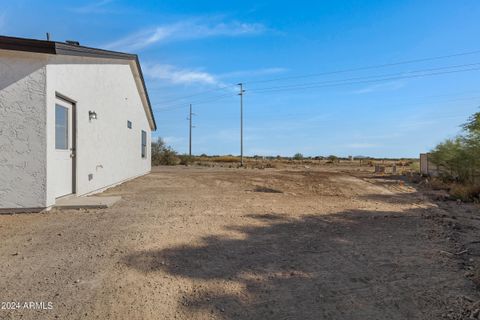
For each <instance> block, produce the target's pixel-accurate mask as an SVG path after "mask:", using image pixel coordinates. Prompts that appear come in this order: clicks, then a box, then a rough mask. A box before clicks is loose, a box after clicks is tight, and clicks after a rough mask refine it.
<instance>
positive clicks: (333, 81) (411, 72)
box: [252, 62, 480, 91]
mask: <svg viewBox="0 0 480 320" xmlns="http://www.w3.org/2000/svg"><path fill="white" fill-rule="evenodd" d="M473 66H480V62H475V63H467V64H459V65H453V66H445V67H437V68H428V69H420V70H413V71H407V72H397V73H387V74H379V75H371V76H362V77H354V78H347V79H338V80H328V81H321V82H307V83H300V84H290V85H281V86H273V87H263V88H262V87H260V88H256V89H255V88H254V89H252V91H257V90H268V89H279V88H290V87H298V86H304V85H317V84H318V85H320V84H329V83H339V82H340V83H341V82H350V81H357V80H364V79H372V78H380V77H394V76H407V75H408V74H415V73H425V72H431V71H438V70H445V69H453V68H463V67H473Z"/></svg>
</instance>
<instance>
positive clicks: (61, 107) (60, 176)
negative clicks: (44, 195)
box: [54, 98, 75, 198]
mask: <svg viewBox="0 0 480 320" xmlns="http://www.w3.org/2000/svg"><path fill="white" fill-rule="evenodd" d="M73 112H74V110H73V105H72V104H71V103H69V102H66V101H63V100H61V99H58V98H57V99H56V103H55V167H54V172H55V173H54V174H55V180H56V183H55V197H56V198H58V197H61V196H65V195H68V194H71V193H73V161H74V158H73V157H74V156H75V153H74V152H75V150H74V149H73V130H72V129H73Z"/></svg>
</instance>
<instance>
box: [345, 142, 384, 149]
mask: <svg viewBox="0 0 480 320" xmlns="http://www.w3.org/2000/svg"><path fill="white" fill-rule="evenodd" d="M345 147H347V148H350V149H366V148H375V147H379V145H378V144H375V143H350V144H347V145H346V146H345Z"/></svg>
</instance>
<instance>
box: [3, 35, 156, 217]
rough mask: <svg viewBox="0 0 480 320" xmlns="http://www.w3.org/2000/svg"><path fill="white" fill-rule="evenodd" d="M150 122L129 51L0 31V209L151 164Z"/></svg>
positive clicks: (50, 198) (98, 184)
mask: <svg viewBox="0 0 480 320" xmlns="http://www.w3.org/2000/svg"><path fill="white" fill-rule="evenodd" d="M154 130H156V124H155V119H154V116H153V112H152V108H151V105H150V100H149V98H148V93H147V89H146V87H145V82H144V79H143V75H142V70H141V67H140V63H139V60H138V57H137V56H136V55H133V54H126V53H120V52H113V51H106V50H101V49H94V48H88V47H83V46H80V45H78V43H73V42H67V43H63V42H55V41H43V40H33V39H23V38H13V37H3V36H0V212H15V211H40V210H43V209H45V208H49V207H51V206H52V205H54V204H55V201H56V199H58V198H61V197H65V196H82V195H86V194H90V193H94V192H96V191H99V190H103V189H105V188H107V187H109V186H113V185H116V184H118V183H121V182H123V181H126V180H129V179H132V178H134V177H138V176H141V175H144V174H146V173H148V172H150V169H151V161H150V159H151V158H150V157H151V154H150V142H151V131H154Z"/></svg>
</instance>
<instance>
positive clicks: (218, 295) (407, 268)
mask: <svg viewBox="0 0 480 320" xmlns="http://www.w3.org/2000/svg"><path fill="white" fill-rule="evenodd" d="M249 219H254V220H257V222H258V221H260V222H261V223H256V224H255V225H253V226H252V225H251V226H232V227H230V229H231V230H234V231H238V232H241V233H242V234H243V236H244V237H243V238H241V239H239V238H238V237H235V238H223V237H217V236H208V237H205V238H203V241H202V242H201V243H202V244H201V245H199V246H179V247H173V248H169V249H166V250H162V251H144V252H137V253H135V254H133V255H130V256H127V257H125V260H124V262H125V263H126V264H127V265H128V266H129V267H131V268H134V269H137V270H139V271H141V272H145V273H147V274H150V273H155V272H156V271H159V270H162V271H165V272H168V273H170V274H172V275H175V276H181V277H185V278H188V279H192V280H194V281H195V282H196V283H201V284H202V287H201V289H198V290H195V291H192V292H191V293H190V295H187V296H185V297H184V299H183V300H182V301H179V305H181V308H183V311H184V312H185V313H186V314H187V315H190V316H191V317H192V318H196V317H199V316H202V315H203V316H206V315H208V314H215V316H216V317H219V318H224V319H437V318H441V315H442V312H444V311H445V310H446V309H447V307H448V308H449V307H451V305H450V306H448V305H449V304H450V302H451V301H452V299H454V297H456V296H458V295H459V294H461V293H462V290H463V289H464V287H465V280H464V278H463V277H462V276H461V275H460V274H459V273H458V272H457V270H456V266H455V263H454V262H453V261H452V260H451V259H450V260H449V259H448V258H445V257H442V256H441V255H438V251H439V250H441V249H442V248H440V247H439V243H440V238H438V239H436V240H435V237H433V238H432V234H435V233H436V232H437V231H438V232H441V230H436V229H435V228H440V227H439V226H436V225H434V222H432V221H427V220H425V219H422V218H421V217H420V212H417V211H416V210H412V211H409V212H368V211H361V210H359V211H348V212H341V213H338V214H333V215H309V216H303V217H302V218H291V217H288V216H287V215H282V214H267V215H250V216H249ZM426 234H430V237H429V238H430V240H426V238H425V235H426ZM432 239H433V240H432ZM207 280H208V282H207ZM212 283H215V285H216V286H214V285H212ZM235 284H236V285H237V287H238V285H240V287H241V288H242V290H240V292H238V291H237V292H235V291H232V290H228V287H229V286H232V287H234V285H235ZM218 286H220V287H223V288H225V290H223V289H222V290H219V289H218Z"/></svg>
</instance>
